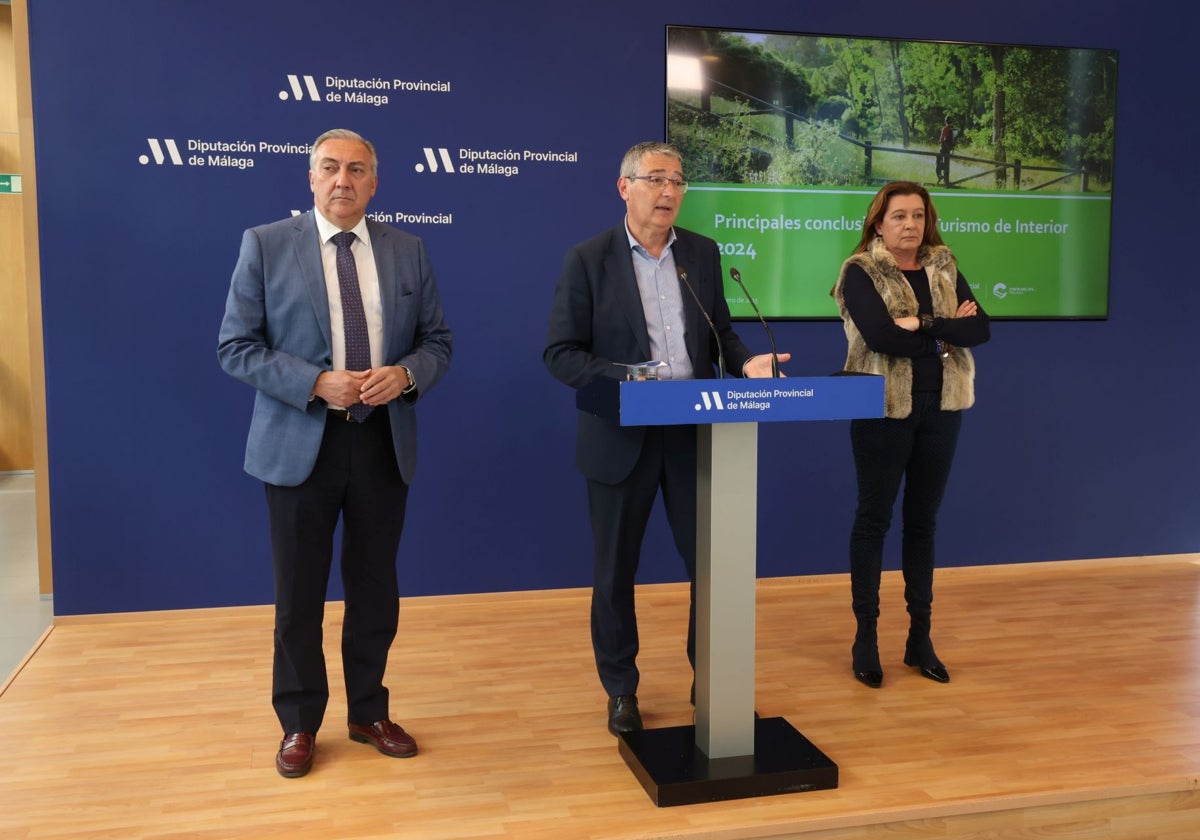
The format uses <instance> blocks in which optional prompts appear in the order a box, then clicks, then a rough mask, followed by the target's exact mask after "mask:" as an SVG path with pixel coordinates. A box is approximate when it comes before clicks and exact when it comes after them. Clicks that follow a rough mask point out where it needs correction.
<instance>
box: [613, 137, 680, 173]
mask: <svg viewBox="0 0 1200 840" xmlns="http://www.w3.org/2000/svg"><path fill="white" fill-rule="evenodd" d="M646 155H666V156H667V157H673V158H675V160H677V161H679V171H680V172H682V171H683V155H681V154H680V153H679V150H678V149H676V148H675V147H674V146H672V145H671V144H670V143H660V142H658V141H654V140H651V141H649V142H646V143H638V144H637V145H636V146H633V147H632V148H630V150H629V151H628V152H626V153H625V157H623V158H621V177H622V178H628V177H629V176H631V175H636V174H638V167H639V166H640V165H641V163H642V158H643V157H645V156H646Z"/></svg>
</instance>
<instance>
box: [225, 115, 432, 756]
mask: <svg viewBox="0 0 1200 840" xmlns="http://www.w3.org/2000/svg"><path fill="white" fill-rule="evenodd" d="M377 169H378V159H377V157H376V154H375V147H374V146H373V145H372V144H371V143H370V142H368V141H367V140H364V139H363V138H362V137H360V136H359V135H357V134H355V133H354V132H352V131H347V130H346V129H334V130H332V131H327V132H325V133H324V134H322V135H321V136H320V137H318V138H317V139H316V141H315V142H314V143H313V147H312V153H311V155H310V171H309V173H308V180H309V185H310V187H311V189H312V193H313V197H314V207H313V209H312V210H311V211H309V212H308V213H304V214H303V215H300V216H297V217H294V218H289V219H284V220H282V221H278V222H274V223H272V224H267V225H262V226H260V227H256V228H251V229H250V230H247V231H246V232H245V233H244V234H243V235H242V245H241V252H240V253H239V255H238V261H237V265H236V266H235V267H234V270H233V280H232V282H231V284H230V289H229V297H228V299H227V301H226V305H225V318H224V320H223V321H222V323H221V333H220V339H219V343H218V347H217V356H218V358H219V359H220V362H221V367H222V368H223V369H224V370H225V372H226V373H228V374H229V375H230V376H232V377H234V378H235V379H237V380H239V381H241V382H245V383H246V384H248V385H250V386H252V387H253V388H255V389H256V391H257V394H256V395H255V400H254V415H253V418H252V420H251V422H250V434H249V438H248V440H247V444H246V460H245V468H246V472H248V473H250V475H252V476H254V477H256V478H259V479H261V480H262V481H263V482H264V484H265V486H266V496H267V511H268V518H269V520H270V532H271V555H272V561H273V565H274V575H275V658H274V668H273V680H272V704H273V705H274V707H275V713H276V715H277V716H278V718H279V722H280V725H281V726H282V727H283V734H284V737H283V740H282V742H281V743H280V747H279V752H278V753H277V755H276V758H275V767H276V769H277V770H278V771H279V773H280V775H282V776H285V777H288V778H293V777H297V776H303V775H305V774H306V773H308V771H309V770H310V769H311V767H312V760H313V752H314V749H315V746H316V734H317V730H318V729H319V728H320V725H321V720H322V718H323V716H324V713H325V707H326V705H327V702H328V699H329V683H328V678H327V675H326V671H325V659H324V655H323V653H322V648H321V640H322V632H321V625H322V620H323V617H324V607H325V593H326V588H327V586H328V581H329V571H330V566H331V564H332V558H333V535H334V530H335V528H336V527H337V523H338V519H339V517H340V518H341V521H342V551H341V573H342V584H343V588H344V591H345V618H344V622H343V627H342V664H343V668H344V670H345V680H346V701H347V706H348V727H349V729H348V731H349V736H350V738H351V739H352V740H355V741H360V742H362V743H367V744H371V745H373V746H374V747H375V748H376V749H378V750H379V751H380V752H382V753H384V754H385V755H389V756H394V757H398V758H405V757H409V756H413V755H416V753H417V745H416V742H415V741H414V740H413V738H412V737H411V736H410V735H409V734H408V733H407V732H405V731H404V729H403V728H402V727H400V726H399V725H398V724H396V723H394V722H392V720H391V718H390V713H389V709H388V690H387V688H386V687H385V686H384V685H383V675H384V671H385V669H386V667H387V656H388V650H389V648H390V647H391V643H392V640H393V639H394V638H395V635H396V625H397V619H398V614H399V586H398V583H397V578H396V553H397V551H398V549H399V545H400V533H401V530H402V529H403V525H404V510H405V504H406V502H407V499H408V486H409V483H410V482H411V481H412V478H413V474H414V472H415V469H416V442H417V425H416V414H415V412H414V406H415V405H416V403H417V401H418V398H419V397H422V396H424V395H425V394H427V393H428V392H429V389H430V388H432V387H433V386H434V385H436V384H437V383H438V381H439V380H440V379H441V378H442V376H443V375H444V374H445V373H446V370H447V368H448V367H449V364H450V354H451V335H450V330H449V328H448V327H447V326H446V322H445V320H444V319H443V317H442V305H441V300H440V298H439V295H438V290H437V283H436V281H435V279H434V274H433V269H432V267H431V266H430V264H429V256H428V254H427V253H426V251H425V246H424V244H423V243H422V242H421V240H420V239H418V238H417V237H415V236H412V235H410V234H407V233H404V232H403V231H400V230H396V229H395V228H391V227H388V226H387V225H383V224H379V223H377V222H374V221H372V220H369V219H367V218H366V209H367V203H368V202H369V201H370V200H371V197H372V196H374V195H375V189H376V187H377V185H378V183H379V179H378V175H377Z"/></svg>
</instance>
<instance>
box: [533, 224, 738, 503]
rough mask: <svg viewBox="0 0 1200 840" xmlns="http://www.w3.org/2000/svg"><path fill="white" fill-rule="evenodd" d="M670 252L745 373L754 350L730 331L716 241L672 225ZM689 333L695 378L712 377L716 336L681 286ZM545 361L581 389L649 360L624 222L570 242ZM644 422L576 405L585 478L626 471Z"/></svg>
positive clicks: (616, 478) (609, 479) (605, 479)
mask: <svg viewBox="0 0 1200 840" xmlns="http://www.w3.org/2000/svg"><path fill="white" fill-rule="evenodd" d="M675 237H676V239H675V243H674V245H672V246H671V247H672V251H673V253H674V257H675V265H676V267H679V268H683V269H684V270H685V271H686V272H687V277H688V282H689V283H691V286H692V288H693V289H695V291H696V296H697V297H698V298H699V299H700V301H701V302H702V303H703V305H704V308H705V310H707V312H708V315H709V317H710V318H712V321H713V326H714V327H716V331H717V333H718V334H719V335H720V341H721V348H722V349H723V350H724V353H725V365H726V369H727V372H728V373H730V374H732V375H734V376H741V375H742V366H743V365H744V364H745V363H746V361H747V360H748V359H750V357H751V356H752V355H753V354H752V353H751V352H750V351H749V350H747V349H746V346H745V345H744V344H742V342H741V340H740V339H739V338H738V337H737V334H736V333H735V332H734V331H733V328H732V326H731V325H730V320H729V305H728V303H727V302H726V300H725V288H724V284H723V281H722V276H721V254H720V251H719V250H718V249H717V243H716V242H714V241H713V240H711V239H709V238H708V237H706V236H701V235H700V234H697V233H692V232H691V231H687V230H683V229H682V228H675ZM682 298H683V316H684V333H685V336H684V337H685V339H686V344H687V351H688V356H689V357H690V358H691V360H692V369H693V371H694V374H695V376H696V378H697V379H707V378H711V377H714V376H715V374H716V365H717V338H716V336H714V335H713V331H712V330H711V329H710V328H709V326H708V322H707V321H706V320H705V317H704V313H703V312H701V311H700V309H699V307H697V306H696V301H695V300H694V299H693V298H692V295H691V293H690V292H688V290H687V289H683V290H682ZM542 359H543V361H544V362H545V363H546V367H547V368H548V369H549V371H550V373H551V374H553V375H554V377H555V378H556V379H558V380H559V381H561V382H564V383H566V384H567V385H570V386H571V387H572V388H582V387H583V386H584V385H587V384H588V383H589V382H591V381H592V380H594V379H595V378H597V377H599V376H608V377H613V378H617V379H619V378H622V377H623V376H624V371H623V370H622V369H621V368H620V367H618V366H617V363H619V364H633V363H636V362H644V361H647V360H648V359H650V334H649V332H648V331H647V329H646V316H645V312H644V311H643V309H642V298H641V295H640V293H639V292H638V285H637V276H636V275H635V274H634V271H633V255H632V254H631V252H630V248H629V237H628V234H627V233H626V232H625V225H624V224H621V225H618V226H617V227H615V228H613V229H612V230H609V231H606V232H605V233H602V234H600V235H599V236H595V237H592V238H591V239H589V240H587V241H586V242H582V243H580V244H578V245H575V246H573V247H572V248H570V249H569V250H568V251H567V254H566V257H565V259H564V260H563V267H562V273H561V274H560V275H559V278H558V285H557V287H556V288H555V290H554V303H553V305H552V306H551V309H550V325H549V329H548V334H547V338H546V349H545V352H544V353H543V354H542ZM645 436H646V429H645V427H644V426H621V425H619V424H617V423H616V422H615V421H612V420H605V419H602V418H599V417H595V416H593V415H590V414H587V413H585V412H579V430H578V437H577V438H576V449H575V462H576V465H577V466H578V467H579V470H580V471H581V472H582V473H583V474H584V475H585V476H587V477H588V478H590V479H592V480H594V481H599V482H601V483H605V484H616V483H618V482H620V481H621V480H623V479H624V478H625V477H626V476H628V475H629V473H630V471H631V470H632V469H633V465H634V464H635V463H636V461H637V458H638V455H639V454H640V453H641V449H642V442H643V441H644V440H645Z"/></svg>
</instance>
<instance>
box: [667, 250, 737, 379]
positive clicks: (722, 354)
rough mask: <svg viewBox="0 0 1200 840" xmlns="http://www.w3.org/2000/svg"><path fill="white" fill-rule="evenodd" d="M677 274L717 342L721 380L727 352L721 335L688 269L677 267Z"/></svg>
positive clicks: (723, 374)
mask: <svg viewBox="0 0 1200 840" xmlns="http://www.w3.org/2000/svg"><path fill="white" fill-rule="evenodd" d="M675 273H676V274H678V275H679V282H680V283H682V284H683V285H684V287H686V288H687V290H688V291H689V292H691V295H692V300H694V301H696V306H698V307H700V314H701V315H703V316H704V320H705V321H708V328H709V329H710V330H712V334H713V338H715V339H716V340H717V371H718V373H719V374H720V378H721V379H724V378H725V350H724V349H723V348H722V347H721V334H720V333H718V332H717V325H716V324H714V323H713V321H712V318H710V317H708V310H707V309H705V308H704V304H703V303H701V302H700V296H699V295H697V294H696V290H695V289H693V288H692V284H691V283H689V282H688V276H687V269H685V268H684V267H683V266H681V265H677V266H675Z"/></svg>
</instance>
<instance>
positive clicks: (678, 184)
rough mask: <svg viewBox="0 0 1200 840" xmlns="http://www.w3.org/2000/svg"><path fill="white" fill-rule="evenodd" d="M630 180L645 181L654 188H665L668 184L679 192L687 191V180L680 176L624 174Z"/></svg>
mask: <svg viewBox="0 0 1200 840" xmlns="http://www.w3.org/2000/svg"><path fill="white" fill-rule="evenodd" d="M625 177H626V178H628V179H629V180H630V181H646V182H647V183H649V184H650V186H652V187H654V189H656V190H665V189H666V188H667V184H670V185H671V186H672V187H674V188H675V189H677V190H679V191H680V192H681V193H685V192H687V188H688V182H687V181H684V180H683V179H682V178H668V177H666V176H665V175H626V176H625Z"/></svg>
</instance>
